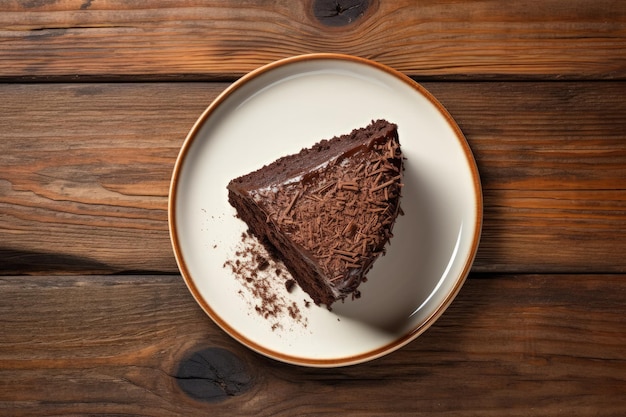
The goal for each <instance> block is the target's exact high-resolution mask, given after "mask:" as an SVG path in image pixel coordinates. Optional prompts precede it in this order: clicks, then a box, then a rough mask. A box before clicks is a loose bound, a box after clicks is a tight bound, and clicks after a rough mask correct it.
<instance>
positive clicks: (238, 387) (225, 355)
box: [175, 347, 252, 402]
mask: <svg viewBox="0 0 626 417" xmlns="http://www.w3.org/2000/svg"><path fill="white" fill-rule="evenodd" d="M175 378H176V382H177V383H178V386H179V387H180V388H181V389H182V390H183V391H184V392H185V393H186V394H187V395H189V396H190V397H192V398H194V399H197V400H202V401H208V402H217V401H222V400H225V399H226V398H228V397H233V396H236V395H241V394H243V393H244V392H246V391H247V390H248V389H249V388H250V387H251V386H252V377H251V376H250V374H249V373H248V371H247V369H246V366H245V364H244V363H243V361H241V360H240V359H239V358H237V357H236V356H235V355H233V354H232V353H231V352H229V351H228V350H226V349H222V348H215V347H214V348H207V349H203V350H200V351H198V352H194V353H193V354H191V355H190V356H189V357H188V358H186V359H184V360H183V361H182V362H181V363H180V366H179V367H178V370H177V371H176V376H175Z"/></svg>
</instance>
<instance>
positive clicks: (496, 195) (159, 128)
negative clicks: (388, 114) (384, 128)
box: [0, 82, 626, 275]
mask: <svg viewBox="0 0 626 417" xmlns="http://www.w3.org/2000/svg"><path fill="white" fill-rule="evenodd" d="M226 86H227V84H205V83H182V84H181V83H146V84H124V83H121V84H32V85H27V84H7V85H3V86H2V87H1V88H2V92H3V95H2V96H3V100H2V102H0V125H2V126H3V129H2V130H1V131H0V166H1V167H2V171H1V172H0V238H1V242H0V259H2V262H0V274H5V275H6V274H22V273H30V274H42V273H43V274H46V273H55V274H56V273H78V274H81V273H82V274H85V273H92V272H96V273H111V272H116V273H119V272H124V271H127V272H128V271H142V272H150V271H152V272H159V273H163V272H164V273H175V272H177V267H176V264H175V261H174V258H173V254H172V251H171V246H170V241H169V234H168V228H167V196H168V187H169V181H170V176H171V172H172V169H173V166H174V161H175V159H176V156H177V154H178V150H179V149H180V146H181V145H182V142H183V140H184V137H185V135H186V134H187V132H188V130H189V129H190V128H191V126H192V125H193V123H194V121H195V119H196V118H197V117H198V116H199V115H200V113H201V112H202V111H203V110H204V108H205V107H206V106H207V105H208V104H209V103H210V102H211V100H212V99H213V98H215V96H216V95H217V94H218V93H219V92H220V91H222V89H223V88H225V87H226ZM425 86H426V87H427V88H428V89H429V90H431V91H432V92H433V93H434V94H435V95H436V96H437V97H438V98H439V100H441V101H442V103H443V104H444V105H446V106H447V108H448V109H449V111H450V112H451V114H452V115H453V116H454V117H455V118H456V120H457V121H458V123H459V125H460V126H461V128H462V130H463V131H464V132H465V134H466V136H467V138H468V141H469V143H470V145H471V146H472V149H473V151H474V154H475V157H476V159H477V163H478V166H479V170H480V172H481V177H482V182H483V188H484V198H485V213H484V228H483V237H482V241H481V246H480V249H479V253H478V255H477V259H476V263H475V271H483V272H497V271H500V272H504V271H508V272H574V271H581V272H596V273H601V272H624V271H626V259H624V257H623V254H624V253H626V246H625V245H626V229H624V227H623V225H624V224H625V223H626V101H624V100H622V97H623V96H624V94H621V93H620V92H623V93H626V83H623V82H598V83H591V82H582V83H578V82H572V83H546V82H538V83H536V82H529V83H471V82H463V83H461V82H455V83H446V82H444V83H426V84H425ZM530 120H532V121H533V122H532V123H531V122H529V121H530ZM138 236H140V238H138ZM557 248H558V250H556V249H557Z"/></svg>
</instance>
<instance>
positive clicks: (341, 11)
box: [313, 0, 370, 27]
mask: <svg viewBox="0 0 626 417" xmlns="http://www.w3.org/2000/svg"><path fill="white" fill-rule="evenodd" d="M369 3H370V2H369V1H368V0H315V1H314V2H313V13H314V14H315V17H316V18H317V20H319V21H320V22H322V23H323V24H325V25H326V26H334V27H337V26H346V25H349V24H350V23H352V22H354V21H356V20H357V19H359V18H360V17H361V16H363V14H364V13H365V11H366V10H367V7H368V6H369Z"/></svg>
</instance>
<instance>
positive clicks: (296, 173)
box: [228, 120, 403, 307]
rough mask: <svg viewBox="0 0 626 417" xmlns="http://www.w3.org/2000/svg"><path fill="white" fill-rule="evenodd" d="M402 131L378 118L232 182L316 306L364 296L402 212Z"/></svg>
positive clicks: (249, 216) (239, 204)
mask: <svg viewBox="0 0 626 417" xmlns="http://www.w3.org/2000/svg"><path fill="white" fill-rule="evenodd" d="M402 171H403V157H402V152H401V150H400V143H399V141H398V133H397V129H396V125H395V124H392V123H389V122H387V121H385V120H377V121H374V122H372V123H371V124H370V125H369V126H367V127H365V128H362V129H355V130H353V131H352V132H351V133H350V134H347V135H343V136H339V137H334V138H332V139H330V140H322V141H320V142H319V143H317V144H315V145H314V146H312V147H311V148H308V149H303V150H302V151H300V152H299V153H297V154H294V155H289V156H285V157H282V158H280V159H278V160H276V161H275V162H273V163H271V164H269V165H266V166H264V167H263V168H261V169H259V170H257V171H254V172H252V173H250V174H247V175H244V176H242V177H239V178H236V179H234V180H232V181H231V182H230V183H229V184H228V191H229V192H228V200H229V202H230V204H231V205H232V206H233V207H235V209H236V210H237V213H238V216H239V217H240V218H241V219H242V220H243V221H245V222H246V223H247V225H248V227H249V229H250V231H251V232H252V233H253V234H254V235H256V236H257V237H258V238H259V239H260V240H261V241H262V242H264V244H266V245H268V246H269V247H270V250H271V251H273V252H274V253H277V254H278V256H279V257H280V258H281V260H282V261H283V262H284V264H285V266H286V267H287V268H288V269H289V271H290V272H291V274H292V276H293V278H294V279H295V280H296V281H297V282H298V284H299V285H300V287H301V288H302V289H303V290H304V291H306V292H307V293H308V294H309V295H310V296H311V298H312V299H313V301H314V302H315V303H316V304H318V305H319V304H325V305H327V306H329V307H330V305H331V304H332V303H333V302H335V301H337V300H340V299H344V298H345V297H347V296H348V295H352V296H358V295H359V292H358V290H357V288H358V286H359V285H360V284H361V282H362V281H364V280H365V274H366V273H367V272H368V271H369V270H370V268H371V267H372V264H373V263H374V261H375V260H376V258H377V257H378V256H379V255H380V254H381V253H383V251H384V246H385V244H386V243H387V242H388V241H389V239H390V237H391V235H392V234H391V231H392V228H393V225H394V222H395V220H396V217H397V215H398V212H399V211H400V190H401V188H402Z"/></svg>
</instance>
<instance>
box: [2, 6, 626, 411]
mask: <svg viewBox="0 0 626 417" xmlns="http://www.w3.org/2000/svg"><path fill="white" fill-rule="evenodd" d="M311 52H340V53H345V54H352V55H357V56H361V57H365V58H370V59H374V60H376V61H379V62H381V63H383V64H386V65H389V66H391V67H393V68H395V69H397V70H399V71H402V72H404V73H406V74H408V75H409V76H411V77H413V78H414V79H416V80H417V81H418V82H420V83H421V84H422V85H423V86H425V87H426V88H427V89H428V90H430V91H431V92H432V93H433V94H434V95H435V96H436V97H437V98H438V99H439V100H440V101H441V102H442V103H443V105H444V106H446V107H447V109H448V110H449V111H450V113H451V114H452V116H453V117H454V118H455V119H456V121H457V122H458V124H459V126H460V127H461V129H462V131H463V132H464V134H465V135H466V137H467V139H468V142H469V144H470V146H471V147H472V150H473V151H474V154H475V157H476V160H477V164H478V168H479V170H480V173H481V178H482V184H483V191H484V203H485V211H484V226H483V234H482V240H481V244H480V247H479V251H478V254H477V258H476V261H475V263H474V266H473V268H472V271H471V274H470V276H469V278H468V280H467V282H466V284H465V285H464V287H463V288H462V290H461V292H460V294H459V296H458V297H457V298H456V300H455V301H454V302H453V303H452V305H451V307H450V308H449V309H448V310H447V311H446V312H445V313H444V314H443V316H442V317H441V318H440V319H439V320H438V321H437V322H436V323H435V324H434V325H433V326H432V327H431V328H430V329H429V330H428V331H426V332H425V333H424V334H423V335H422V336H420V337H419V338H418V339H416V340H415V341H413V342H412V343H410V344H409V345H408V346H406V347H404V348H402V349H400V350H399V351H397V352H394V353H392V354H390V355H388V356H385V357H383V358H381V359H378V360H375V361H372V362H368V363H366V364H361V365H357V366H351V367H344V368H338V369H309V368H303V367H298V366H292V365H286V364H283V363H279V362H276V361H274V360H271V359H268V358H265V357H262V356H260V355H258V354H256V353H254V352H252V351H250V350H249V349H247V348H246V347H244V346H242V345H240V344H239V343H237V342H235V341H234V340H233V339H231V338H230V337H229V336H227V335H226V334H225V333H224V332H222V331H221V330H220V329H219V328H218V327H217V326H216V325H215V324H214V323H213V322H212V321H211V320H210V319H209V318H208V317H207V316H206V315H205V313H204V312H203V311H202V310H201V309H200V307H199V306H198V305H197V304H196V302H195V301H194V300H193V298H192V296H191V295H190V293H189V291H188V290H187V288H186V286H185V284H184V282H183V280H182V278H181V276H180V274H179V272H178V269H177V266H176V263H175V260H174V256H173V252H172V249H171V244H170V239H169V234H168V224H167V199H168V187H169V181H170V176H171V172H172V169H173V165H174V161H175V159H176V157H177V154H178V151H179V149H180V147H181V145H182V143H183V140H184V138H185V136H186V134H187V132H188V131H189V129H190V128H191V126H192V124H193V123H194V121H195V120H196V119H197V118H198V116H199V115H200V113H201V112H202V111H203V110H204V109H205V108H206V106H207V105H208V104H209V103H210V102H211V101H212V100H213V99H214V98H215V97H216V96H217V95H218V94H219V93H220V92H221V91H223V90H224V89H225V88H226V87H227V86H228V85H229V84H230V83H232V82H233V81H234V80H236V79H237V78H238V77H240V76H241V75H243V74H245V73H247V72H249V71H251V70H253V69H255V68H257V67H259V66H261V65H263V64H266V63H269V62H271V61H274V60H277V59H280V58H284V57H288V56H292V55H298V54H304V53H311ZM0 82H1V84H0V168H1V169H0V274H1V275H0V294H1V295H0V415H3V416H5V415H6V416H44V415H46V416H48V415H143V416H192V415H202V416H206V415H255V416H292V415H329V416H336V415H359V416H365V415H372V416H383V415H387V416H391V415H393V416H396V415H428V416H437V415H446V416H451V415H454V416H457V415H472V416H503V415H510V416H530V415H537V416H556V415H559V416H618V415H626V320H625V318H624V314H625V312H626V256H625V255H626V2H622V1H610V0H596V1H585V0H545V1H530V0H522V1H516V2H509V1H495V0H494V1H462V0H459V1H443V0H428V1H408V0H398V1H386V0H369V1H348V0H345V1H344V0H339V1H322V0H319V1H311V0H305V1H301V2H291V1H276V2H270V1H260V0H251V1H245V2H240V1H234V0H213V1H200V0H187V1H176V0H159V1H152V2H142V1H132V0H131V1H113V0H93V1H92V0H86V1H77V0H64V1H54V0H51V1H46V0H37V1H35V0H31V1H5V2H2V3H0ZM194 355H195V356H194ZM194 360H196V361H199V362H202V361H204V365H205V366H204V368H203V369H204V371H206V372H205V375H203V376H202V377H199V378H191V379H190V378H185V377H184V376H183V375H182V374H181V371H180V369H181V367H183V368H184V367H185V366H186V365H189V364H190V363H193V361H194ZM190 361H191V362H190Z"/></svg>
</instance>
